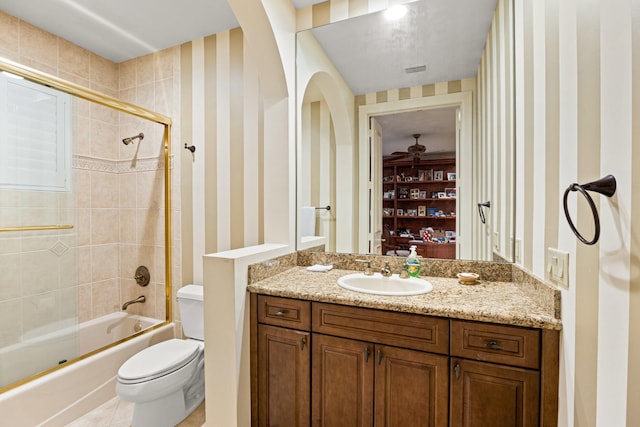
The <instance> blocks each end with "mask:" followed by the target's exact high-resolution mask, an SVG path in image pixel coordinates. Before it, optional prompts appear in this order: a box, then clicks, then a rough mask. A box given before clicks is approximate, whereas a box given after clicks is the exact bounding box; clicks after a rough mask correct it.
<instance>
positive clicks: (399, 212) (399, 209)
mask: <svg viewBox="0 0 640 427" xmlns="http://www.w3.org/2000/svg"><path fill="white" fill-rule="evenodd" d="M396 216H404V209H401V208H398V210H397V211H396Z"/></svg>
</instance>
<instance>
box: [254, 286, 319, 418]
mask: <svg viewBox="0 0 640 427" xmlns="http://www.w3.org/2000/svg"><path fill="white" fill-rule="evenodd" d="M259 300H260V303H259V306H258V310H257V311H258V313H257V314H258V316H257V317H258V324H257V325H256V328H257V331H256V332H257V334H256V335H257V336H256V337H252V340H253V341H254V342H255V341H256V340H257V343H256V344H257V352H256V356H257V357H256V358H255V360H252V363H254V364H256V365H257V366H255V368H256V372H252V375H255V373H257V374H258V379H257V384H258V390H257V403H258V406H257V408H256V407H255V406H254V407H253V408H252V411H254V412H257V413H258V414H259V416H258V418H256V419H254V422H253V425H254V426H255V425H258V426H261V427H266V426H296V427H303V426H308V425H309V420H310V418H309V414H310V412H309V410H310V404H309V398H310V390H311V382H310V381H311V378H310V367H311V349H310V345H311V334H310V333H309V332H308V330H309V325H310V317H309V316H310V305H311V303H310V302H308V301H300V300H294V299H285V298H274V297H268V296H261V297H260V298H259ZM252 301H253V300H252ZM252 335H253V334H252ZM252 370H253V369H252ZM252 405H253V404H252ZM252 418H254V417H253V415H252ZM258 420H259V421H258ZM255 421H258V422H257V424H256V422H255Z"/></svg>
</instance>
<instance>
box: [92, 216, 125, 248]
mask: <svg viewBox="0 0 640 427" xmlns="http://www.w3.org/2000/svg"><path fill="white" fill-rule="evenodd" d="M119 219H120V218H119V214H118V209H92V210H91V244H92V245H102V244H105V243H118V238H119Z"/></svg>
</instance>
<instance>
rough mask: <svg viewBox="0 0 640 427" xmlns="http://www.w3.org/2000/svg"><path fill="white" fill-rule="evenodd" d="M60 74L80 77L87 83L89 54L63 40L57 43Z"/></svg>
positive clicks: (89, 73) (89, 69) (89, 67)
mask: <svg viewBox="0 0 640 427" xmlns="http://www.w3.org/2000/svg"><path fill="white" fill-rule="evenodd" d="M58 52H59V53H58V56H59V60H60V63H59V69H60V72H61V73H62V72H65V73H69V74H71V75H74V76H76V77H80V78H82V79H83V80H85V81H86V82H87V83H88V82H89V81H90V79H91V53H90V52H89V51H88V50H86V49H83V48H81V47H80V46H78V45H75V44H73V43H70V42H68V41H67V40H65V39H59V41H58Z"/></svg>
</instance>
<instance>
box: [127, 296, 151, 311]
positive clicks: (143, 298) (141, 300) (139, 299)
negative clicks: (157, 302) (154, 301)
mask: <svg viewBox="0 0 640 427" xmlns="http://www.w3.org/2000/svg"><path fill="white" fill-rule="evenodd" d="M146 300H147V299H146V298H145V297H144V295H140V296H139V297H138V298H136V299H132V300H131V301H127V302H125V303H124V304H122V309H123V310H126V309H127V307H129V306H130V305H131V304H142V303H143V302H145V301H146Z"/></svg>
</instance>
